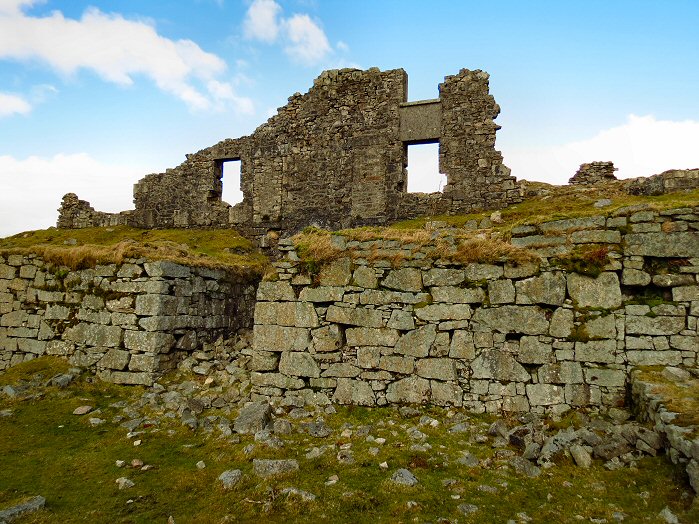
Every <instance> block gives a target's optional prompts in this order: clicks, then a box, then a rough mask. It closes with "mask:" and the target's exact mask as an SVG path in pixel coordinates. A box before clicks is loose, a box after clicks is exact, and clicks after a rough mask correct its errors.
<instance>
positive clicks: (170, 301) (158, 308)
mask: <svg viewBox="0 0 699 524" xmlns="http://www.w3.org/2000/svg"><path fill="white" fill-rule="evenodd" d="M177 305H178V299H177V297H172V296H168V295H138V296H137V297H136V307H135V310H134V311H135V313H136V314H137V315H139V316H153V315H175V314H177Z"/></svg>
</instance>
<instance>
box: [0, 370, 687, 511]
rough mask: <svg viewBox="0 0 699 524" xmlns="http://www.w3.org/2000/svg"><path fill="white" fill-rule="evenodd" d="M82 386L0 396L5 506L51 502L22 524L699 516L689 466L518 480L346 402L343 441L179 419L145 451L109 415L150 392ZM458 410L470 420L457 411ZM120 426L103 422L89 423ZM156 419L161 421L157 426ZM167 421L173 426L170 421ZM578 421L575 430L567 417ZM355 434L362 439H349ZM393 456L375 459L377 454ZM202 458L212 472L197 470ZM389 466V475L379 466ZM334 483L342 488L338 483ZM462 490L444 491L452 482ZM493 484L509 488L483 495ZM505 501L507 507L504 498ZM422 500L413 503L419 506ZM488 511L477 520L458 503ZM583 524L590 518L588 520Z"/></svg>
mask: <svg viewBox="0 0 699 524" xmlns="http://www.w3.org/2000/svg"><path fill="white" fill-rule="evenodd" d="M60 371H64V367H61V365H59V363H58V361H56V360H46V359H37V360H36V361H32V362H28V363H24V364H21V365H19V366H17V367H15V368H14V369H13V370H12V374H11V375H10V374H7V373H6V374H4V375H2V377H3V379H2V380H3V382H5V383H7V382H12V383H16V382H17V381H22V380H25V381H26V380H31V379H32V378H33V377H36V375H37V373H39V374H41V375H42V380H43V379H45V378H48V377H50V376H51V375H52V374H53V373H56V372H60ZM88 378H89V377H83V378H82V379H80V380H78V381H77V382H76V383H73V384H72V385H70V386H69V387H68V388H67V389H63V390H59V389H56V388H55V387H45V388H41V395H40V397H38V398H33V399H29V400H23V401H22V400H13V401H8V400H7V399H2V400H0V410H4V409H10V410H12V412H13V414H12V416H9V417H0V456H2V457H3V463H2V474H1V475H0V507H4V506H6V505H10V504H12V503H15V502H17V501H20V500H22V499H24V498H26V497H28V496H32V495H37V494H40V495H43V496H45V497H46V500H47V502H46V509H44V510H42V511H40V512H38V513H35V514H33V515H29V516H26V517H24V518H23V519H21V520H19V521H18V522H20V523H24V524H26V523H48V522H91V523H101V522H110V523H111V522H128V523H151V522H166V521H167V519H168V517H169V516H171V515H172V516H173V517H174V519H175V522H177V523H178V524H181V523H190V522H195V523H196V522H206V523H209V522H259V521H264V522H291V523H293V522H335V523H338V524H340V523H350V522H357V521H359V520H362V521H371V522H413V521H416V520H417V521H419V522H423V521H438V519H446V521H449V522H456V521H458V522H505V521H507V520H508V519H515V520H518V518H517V517H516V514H517V513H520V512H525V513H526V514H527V515H528V516H529V517H531V518H532V519H533V520H532V522H535V523H536V522H578V521H579V520H584V521H589V520H590V519H593V518H594V519H607V522H614V517H613V514H614V512H622V513H624V514H625V515H626V521H627V522H641V521H644V520H647V519H648V518H650V520H651V521H654V519H655V516H656V515H657V514H658V512H659V511H661V510H662V509H663V508H664V507H665V506H668V507H670V508H671V510H672V511H673V512H674V513H675V514H676V515H677V516H678V517H679V519H680V521H681V522H696V521H697V520H699V507H697V504H696V503H695V504H694V505H692V503H691V501H690V499H688V498H686V497H683V495H682V493H683V492H686V491H688V490H689V487H688V486H687V485H685V484H683V481H682V480H681V479H680V478H678V477H677V470H676V469H675V468H674V467H673V466H671V465H670V464H669V463H668V461H666V460H665V458H664V457H657V458H645V459H642V460H641V461H639V464H638V469H637V470H631V469H621V470H618V471H613V472H610V471H607V470H605V469H604V468H602V467H601V465H600V464H599V463H597V464H596V465H595V466H594V467H593V468H591V469H588V470H585V469H581V468H577V467H575V466H574V465H572V463H571V461H570V460H569V459H566V458H562V459H561V460H560V461H559V463H558V464H557V466H556V467H554V468H552V469H549V470H544V471H543V472H542V474H541V476H540V477H538V478H534V479H530V478H525V477H523V476H520V475H517V474H515V473H514V472H513V471H512V470H510V469H507V468H506V467H504V464H505V463H506V462H505V461H498V458H497V453H498V452H499V451H498V450H499V449H500V448H498V449H493V448H492V447H491V446H490V445H488V444H475V443H473V442H472V441H471V440H470V438H469V434H465V433H449V432H447V431H446V430H447V428H448V427H449V424H448V423H445V424H442V425H440V426H438V427H436V428H433V427H430V426H420V431H422V432H424V433H425V434H426V435H427V439H426V441H427V442H429V443H430V444H431V445H432V449H431V450H430V451H429V452H419V451H411V450H410V444H411V443H412V442H411V441H410V439H408V438H407V437H406V436H405V429H407V428H409V427H411V426H414V425H416V424H417V423H418V420H417V419H403V418H401V417H400V416H399V415H398V414H397V412H396V410H394V409H392V408H375V409H368V408H361V407H340V408H338V411H337V413H336V414H334V415H328V416H326V417H325V420H326V423H327V424H328V425H329V426H331V427H332V429H333V433H332V435H331V436H330V437H328V438H326V439H315V438H313V437H311V436H309V435H308V434H306V433H302V432H294V433H292V434H291V435H286V436H283V440H284V442H285V447H284V448H283V449H280V450H275V449H269V448H266V447H265V446H263V445H260V444H259V443H258V444H256V445H255V448H254V450H253V451H252V452H251V453H249V454H246V452H245V451H244V449H245V447H246V446H248V445H249V444H251V443H253V438H252V437H251V436H242V437H241V441H240V442H239V443H236V442H235V441H234V440H231V439H225V438H216V437H213V436H207V435H206V434H205V433H203V432H202V431H199V432H196V433H194V432H191V431H189V430H184V429H182V427H181V426H180V425H179V423H177V422H173V423H167V422H156V423H154V424H153V425H152V426H150V427H149V428H147V429H145V430H144V433H143V434H141V435H138V437H137V438H139V439H141V440H142V444H141V445H140V446H138V447H134V445H133V439H129V438H127V436H126V430H125V429H123V428H120V427H119V426H118V424H116V423H112V422H111V420H112V418H113V417H114V416H116V415H117V414H119V413H120V410H118V409H116V408H114V407H110V406H111V405H112V404H113V403H115V402H117V401H122V400H127V401H131V400H134V399H136V398H138V397H139V396H140V394H141V392H142V390H141V389H140V388H127V387H121V386H115V385H109V384H103V383H99V382H92V381H90V380H88ZM82 404H89V405H92V406H95V407H96V408H97V409H98V410H99V413H98V414H94V413H93V414H90V415H86V416H82V417H79V416H75V415H72V411H73V410H74V409H75V407H77V406H79V405H82ZM423 412H424V413H426V414H428V415H432V416H434V417H435V418H437V419H439V420H444V421H446V420H447V416H448V413H447V412H445V411H444V410H442V409H440V408H423ZM451 415H455V416H461V415H460V414H459V413H458V412H457V411H455V410H452V411H451ZM91 416H98V417H100V418H102V419H105V420H107V422H106V423H105V424H103V425H100V426H97V427H91V426H90V425H89V423H88V418H89V417H91ZM154 420H155V418H154ZM161 420H166V419H162V418H161ZM466 420H467V421H468V422H469V423H470V424H472V425H473V426H479V427H480V426H483V423H488V422H489V420H490V419H489V418H488V417H487V416H485V415H480V416H478V415H468V417H467V419H466ZM559 424H565V421H561V422H559ZM367 425H368V426H371V435H373V436H374V437H383V438H385V439H386V443H385V444H384V445H383V446H378V445H377V444H376V443H372V442H367V441H366V439H365V438H364V437H359V436H357V435H356V434H355V433H356V430H357V429H358V428H359V427H361V426H367ZM348 427H351V428H352V430H353V431H354V432H355V433H353V434H352V435H351V436H342V430H343V429H345V428H348ZM343 444H351V451H352V453H353V455H354V458H355V462H354V463H353V464H349V465H343V464H340V463H339V462H338V461H337V459H336V454H337V451H338V446H340V445H343ZM326 445H329V446H330V448H332V449H330V450H329V451H328V452H326V453H325V454H324V455H322V456H321V457H319V458H316V459H310V460H309V459H306V458H305V453H306V452H307V451H308V450H309V449H311V448H312V447H314V446H326ZM373 446H377V447H379V448H380V451H379V452H378V454H377V455H376V456H373V455H371V453H370V451H369V449H370V448H371V447H373ZM461 450H470V451H471V452H472V453H473V454H474V455H476V456H478V457H479V458H480V459H488V460H491V461H492V464H493V466H492V467H490V468H488V469H485V468H467V467H464V466H460V465H458V464H457V463H456V462H455V457H457V456H458V455H459V452H460V451H461ZM134 458H140V459H141V460H143V461H144V462H145V463H146V464H152V465H154V466H155V468H154V469H152V470H150V471H145V472H144V471H140V470H136V469H131V468H128V467H127V468H117V467H116V466H115V461H116V460H117V459H121V460H125V461H127V463H128V462H130V461H131V460H132V459H134ZM253 458H297V459H298V461H299V464H300V471H299V472H297V473H294V474H291V475H287V476H285V477H280V478H276V479H271V480H262V479H258V478H257V477H256V476H255V475H254V474H253V472H252V459H253ZM200 460H203V461H204V462H205V463H206V468H205V469H203V470H199V469H197V468H196V466H195V464H196V463H197V462H198V461H200ZM384 461H386V462H387V463H388V466H389V467H388V469H387V470H385V471H384V470H382V469H381V468H380V467H379V464H380V463H382V462H384ZM400 467H406V468H409V469H410V470H411V471H412V472H413V473H414V474H415V476H416V477H417V478H418V480H419V484H418V485H417V486H415V487H412V488H407V487H399V486H395V485H393V484H392V483H390V482H389V481H388V478H389V477H390V475H391V473H392V472H393V471H394V470H395V469H397V468H400ZM234 468H237V469H241V470H242V471H243V475H244V476H243V480H242V481H241V482H240V484H238V485H237V486H236V487H235V488H234V489H233V490H231V491H224V490H223V489H222V487H221V485H220V483H219V482H218V480H217V477H218V475H219V474H220V473H221V472H222V471H224V470H226V469H234ZM331 475H337V476H338V477H339V481H338V482H337V483H336V484H334V485H326V484H325V482H326V480H327V479H328V478H329V477H330V476H331ZM122 476H125V477H128V478H130V479H131V480H133V481H134V482H135V486H134V487H132V488H129V489H125V490H121V491H120V490H119V489H118V488H117V485H116V484H115V480H116V479H117V478H118V477H122ZM449 479H451V480H452V481H453V483H452V484H451V485H448V486H445V481H447V480H449ZM483 485H487V486H492V487H494V488H496V489H497V493H489V492H486V491H481V490H480V489H479V487H480V486H483ZM290 486H293V487H296V488H298V489H301V490H305V491H308V492H310V493H313V494H315V495H317V497H318V498H317V500H316V501H313V502H304V501H301V500H299V499H298V498H296V497H288V496H286V495H282V493H281V491H282V489H284V488H286V487H290ZM503 501H506V503H503ZM409 503H410V504H409ZM462 503H469V504H475V505H477V506H478V507H479V510H478V512H476V513H474V514H472V515H468V516H464V515H462V514H460V513H459V511H458V509H457V507H458V505H459V504H462ZM579 516H580V517H582V519H580V517H579Z"/></svg>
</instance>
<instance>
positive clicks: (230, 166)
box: [221, 160, 243, 206]
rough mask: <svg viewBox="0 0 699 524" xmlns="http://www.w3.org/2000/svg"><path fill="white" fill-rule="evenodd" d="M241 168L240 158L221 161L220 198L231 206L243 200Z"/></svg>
mask: <svg viewBox="0 0 699 524" xmlns="http://www.w3.org/2000/svg"><path fill="white" fill-rule="evenodd" d="M241 168H242V162H241V161H240V160H223V161H221V183H222V184H223V189H222V191H221V200H223V201H224V202H225V203H227V204H230V205H232V206H234V205H236V204H238V203H240V202H242V201H243V191H242V189H241V185H242V179H241Z"/></svg>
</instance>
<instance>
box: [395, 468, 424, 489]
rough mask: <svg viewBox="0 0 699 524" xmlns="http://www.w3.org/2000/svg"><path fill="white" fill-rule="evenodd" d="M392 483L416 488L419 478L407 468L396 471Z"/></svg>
mask: <svg viewBox="0 0 699 524" xmlns="http://www.w3.org/2000/svg"><path fill="white" fill-rule="evenodd" d="M391 482H393V483H394V484H400V485H401V486H410V487H412V486H415V485H416V484H418V480H417V478H415V475H413V474H412V473H411V472H410V471H408V470H407V469H405V468H401V469H399V470H396V471H395V472H394V473H393V475H391Z"/></svg>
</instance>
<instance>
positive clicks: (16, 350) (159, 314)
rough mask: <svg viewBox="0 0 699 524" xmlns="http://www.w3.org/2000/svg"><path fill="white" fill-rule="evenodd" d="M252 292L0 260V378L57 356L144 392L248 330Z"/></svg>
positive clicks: (221, 276) (230, 279)
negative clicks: (192, 357) (208, 348)
mask: <svg viewBox="0 0 699 524" xmlns="http://www.w3.org/2000/svg"><path fill="white" fill-rule="evenodd" d="M254 286H255V282H251V281H249V280H248V279H246V278H241V277H240V276H237V275H235V274H233V273H230V272H227V271H223V270H212V269H206V268H197V267H187V266H183V265H179V264H174V263H172V262H165V261H160V262H147V261H144V260H142V259H141V260H133V261H131V262H127V263H124V264H121V265H116V264H109V265H102V266H97V267H95V268H94V269H83V270H78V271H68V270H67V269H66V268H60V267H54V266H52V265H51V264H48V263H46V262H45V261H44V260H43V259H41V258H40V257H38V256H23V255H6V256H0V370H2V369H5V368H7V367H9V366H13V365H15V364H18V363H20V362H23V361H25V360H30V359H32V358H35V357H38V356H41V355H59V356H63V357H66V358H68V360H69V361H70V362H72V363H73V364H75V365H77V366H80V367H84V368H89V369H92V370H94V371H96V372H97V373H98V375H99V376H100V377H101V378H102V379H104V380H107V381H110V382H116V383H120V384H146V385H150V384H151V383H152V382H153V380H154V379H155V378H156V377H157V376H158V375H159V374H161V373H162V372H164V371H167V370H169V369H172V368H173V367H174V366H175V365H176V364H177V361H178V360H179V359H180V358H183V357H184V356H185V355H186V354H188V353H191V352H192V351H194V350H196V349H198V348H200V347H201V345H202V344H203V343H205V342H212V341H214V340H215V339H216V338H217V337H219V336H223V337H228V336H230V335H231V334H232V333H234V332H236V331H237V330H239V329H241V328H247V327H250V325H251V322H252V311H253V307H254V298H255V297H254V293H255V287H254Z"/></svg>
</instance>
